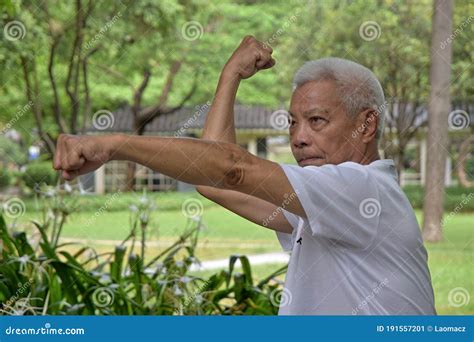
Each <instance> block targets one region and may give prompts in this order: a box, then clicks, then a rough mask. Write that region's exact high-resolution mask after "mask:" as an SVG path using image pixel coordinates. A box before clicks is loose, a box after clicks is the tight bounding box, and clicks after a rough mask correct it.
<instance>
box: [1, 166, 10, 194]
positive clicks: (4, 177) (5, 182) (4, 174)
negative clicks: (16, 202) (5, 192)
mask: <svg viewBox="0 0 474 342" xmlns="http://www.w3.org/2000/svg"><path fill="white" fill-rule="evenodd" d="M11 179H12V177H11V174H10V171H8V170H7V169H0V189H2V188H6V187H7V186H9V185H10V184H11Z"/></svg>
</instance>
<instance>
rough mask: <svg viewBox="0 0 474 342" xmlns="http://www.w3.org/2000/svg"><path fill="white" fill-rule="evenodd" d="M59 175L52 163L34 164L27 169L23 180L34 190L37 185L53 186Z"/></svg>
mask: <svg viewBox="0 0 474 342" xmlns="http://www.w3.org/2000/svg"><path fill="white" fill-rule="evenodd" d="M57 177H58V175H57V173H56V171H55V170H54V169H53V166H52V164H51V162H49V161H48V162H46V161H44V162H43V161H42V162H33V163H31V164H29V165H28V166H27V167H26V170H25V172H24V173H23V175H22V180H23V182H24V183H25V185H26V186H27V187H29V188H30V189H32V190H34V189H35V187H37V185H39V184H42V183H45V184H47V185H53V184H55V183H56V181H57Z"/></svg>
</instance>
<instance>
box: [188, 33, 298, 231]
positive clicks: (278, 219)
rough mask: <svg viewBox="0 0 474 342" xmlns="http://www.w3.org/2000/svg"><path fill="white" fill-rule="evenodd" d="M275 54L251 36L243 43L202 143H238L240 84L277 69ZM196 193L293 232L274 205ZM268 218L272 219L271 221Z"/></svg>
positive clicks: (210, 190) (223, 79)
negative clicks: (263, 71)
mask: <svg viewBox="0 0 474 342" xmlns="http://www.w3.org/2000/svg"><path fill="white" fill-rule="evenodd" d="M272 52H273V51H272V49H271V48H269V47H265V46H264V45H263V44H262V43H260V42H258V41H257V40H256V39H255V38H253V37H251V36H247V37H245V38H244V39H243V40H242V42H241V44H240V46H239V47H238V48H237V50H236V51H235V52H234V53H233V54H232V56H231V58H230V59H229V61H228V62H227V63H226V65H225V66H224V68H223V70H222V73H221V76H220V78H219V83H218V85H217V90H216V94H215V97H214V101H213V103H212V106H211V108H210V110H209V113H208V115H207V118H206V122H205V125H204V131H203V135H202V138H203V139H209V140H214V141H223V142H230V143H234V144H235V143H236V136H235V123H234V104H235V97H236V94H237V90H238V88H239V85H240V81H241V80H242V79H245V78H249V77H251V76H252V75H254V74H255V73H256V72H257V71H259V70H261V69H268V68H271V67H272V66H273V65H275V60H274V59H273V58H272V57H271V54H272ZM196 189H197V191H198V192H199V193H200V194H201V195H203V196H204V197H206V198H208V199H210V200H212V201H214V202H216V203H218V204H220V205H221V206H223V207H225V208H227V209H229V210H230V211H232V212H234V213H236V214H237V215H239V216H242V217H244V218H246V219H248V220H250V221H252V222H254V223H256V224H259V225H261V226H264V227H268V228H272V229H274V230H278V231H283V232H291V230H292V227H291V225H290V224H289V222H288V221H287V220H286V218H285V216H284V215H283V213H282V211H281V210H278V206H276V205H275V204H273V203H270V202H267V201H264V200H262V199H260V198H257V197H255V196H252V195H248V194H245V193H241V192H238V191H232V190H224V189H219V188H216V187H210V186H197V188H196ZM269 217H272V218H273V219H272V220H271V221H269V220H268V218H269Z"/></svg>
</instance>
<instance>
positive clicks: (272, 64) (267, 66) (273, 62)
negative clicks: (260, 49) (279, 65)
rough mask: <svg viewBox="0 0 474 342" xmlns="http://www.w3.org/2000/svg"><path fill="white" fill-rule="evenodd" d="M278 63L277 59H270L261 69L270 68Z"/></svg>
mask: <svg viewBox="0 0 474 342" xmlns="http://www.w3.org/2000/svg"><path fill="white" fill-rule="evenodd" d="M275 64H276V61H275V60H274V59H273V58H272V59H270V60H269V61H268V62H267V63H266V64H265V65H264V66H262V67H261V69H270V68H272V67H273V66H274V65H275Z"/></svg>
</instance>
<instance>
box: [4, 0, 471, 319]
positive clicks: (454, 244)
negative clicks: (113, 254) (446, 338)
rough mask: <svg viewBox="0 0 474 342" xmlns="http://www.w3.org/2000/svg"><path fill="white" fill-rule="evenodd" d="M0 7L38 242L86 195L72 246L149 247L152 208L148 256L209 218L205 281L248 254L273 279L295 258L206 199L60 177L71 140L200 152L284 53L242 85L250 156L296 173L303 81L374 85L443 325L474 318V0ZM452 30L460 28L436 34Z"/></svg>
mask: <svg viewBox="0 0 474 342" xmlns="http://www.w3.org/2000/svg"><path fill="white" fill-rule="evenodd" d="M0 6H1V8H0V9H1V13H2V15H1V18H0V25H1V28H2V31H1V32H0V41H1V45H0V66H1V68H0V73H1V75H0V79H1V80H2V82H1V86H0V108H1V110H0V133H1V134H0V200H1V203H2V208H3V211H4V218H5V220H6V222H7V225H8V229H9V230H11V231H22V232H26V234H27V236H28V237H30V238H31V237H32V236H34V234H35V233H34V231H35V227H34V224H33V223H32V220H33V219H36V218H38V217H42V215H44V213H45V212H46V213H48V211H45V205H46V203H47V202H46V201H42V200H41V199H40V198H41V197H39V195H42V196H45V195H46V197H48V196H49V195H50V196H49V197H50V198H51V197H53V196H55V195H57V193H56V192H55V191H60V190H61V191H65V192H67V193H70V194H72V193H73V195H68V196H70V197H73V198H74V203H75V207H74V208H75V209H74V212H73V213H72V214H70V213H68V216H67V220H66V219H65V220H64V222H63V225H62V226H61V227H62V228H61V229H60V230H61V237H60V241H63V242H64V243H72V244H71V245H70V246H69V247H67V246H66V247H64V248H66V250H69V251H78V250H80V247H78V246H81V245H82V246H83V245H86V246H92V247H94V248H95V250H96V251H97V252H98V253H102V252H103V253H105V252H106V251H108V250H111V249H113V248H114V246H116V245H117V244H118V243H120V241H121V240H123V239H126V238H127V237H128V236H129V235H130V232H131V231H132V232H133V230H131V224H132V223H133V222H134V221H133V219H132V218H131V217H133V215H134V214H135V213H140V212H141V210H142V209H140V203H141V204H143V203H145V202H146V203H148V202H147V201H150V203H153V210H152V211H153V214H152V215H150V216H149V217H148V216H147V217H146V220H145V221H146V224H147V235H146V239H145V238H143V241H142V243H143V242H144V241H145V240H146V244H147V250H146V252H145V253H144V255H143V257H144V258H149V259H152V258H153V257H154V256H155V255H157V254H158V253H160V251H162V250H163V249H166V248H167V247H169V246H171V245H172V244H173V243H174V241H175V240H176V238H177V236H178V235H179V234H181V233H182V231H183V229H184V227H185V226H186V225H187V222H188V221H189V219H190V218H191V219H196V218H197V217H199V219H200V220H202V223H203V227H204V228H203V229H202V231H201V233H200V242H199V247H198V248H197V249H196V257H197V258H198V259H199V260H200V261H201V266H200V267H196V268H195V269H193V271H192V272H191V271H190V272H191V274H196V275H199V276H205V275H209V274H211V273H212V272H216V271H218V270H220V269H223V268H225V267H227V265H228V257H229V255H231V254H243V255H247V256H248V257H249V260H250V263H251V265H252V269H253V273H254V277H256V278H258V279H261V278H264V277H265V276H266V275H267V273H269V270H276V269H278V268H281V267H282V266H284V265H285V264H286V263H287V260H288V256H287V255H286V254H284V253H282V251H281V248H280V246H279V244H278V242H277V239H276V236H275V234H274V233H273V232H272V231H270V230H267V229H265V228H263V227H260V226H258V225H255V224H253V223H251V222H249V221H246V220H244V219H243V218H240V217H238V216H237V215H235V214H233V213H231V212H229V211H227V210H226V209H224V208H222V207H219V206H218V205H216V204H214V203H212V202H210V201H208V200H207V199H205V198H204V197H202V196H200V195H199V194H198V193H197V192H196V191H195V189H194V187H193V186H191V185H189V184H185V183H181V182H178V181H176V180H174V179H172V178H169V177H166V176H164V175H161V174H159V173H157V172H154V171H153V170H150V169H147V168H145V167H143V166H140V165H135V164H132V163H127V162H120V161H114V162H110V163H108V164H107V165H105V166H103V167H101V168H100V169H99V170H97V171H96V172H94V173H91V174H88V175H85V176H83V177H81V179H80V180H79V181H78V182H74V183H71V184H68V183H67V184H65V183H63V182H62V181H60V180H58V176H57V174H56V172H55V171H54V170H53V169H52V167H51V156H52V154H53V153H54V146H55V140H56V138H57V136H58V134H60V133H71V134H113V133H118V132H120V133H127V134H138V135H155V136H174V137H200V135H201V134H202V127H203V124H204V121H205V118H206V115H207V112H208V111H209V108H210V106H211V104H212V101H213V96H214V91H215V87H216V85H217V80H218V77H219V73H220V71H221V69H222V67H223V66H224V64H225V62H226V61H227V59H228V58H229V57H230V55H231V54H232V52H233V51H234V49H235V48H236V47H237V46H238V45H239V43H240V41H241V40H242V38H243V37H244V36H245V35H249V34H250V35H253V36H255V37H256V38H257V39H259V40H261V41H263V42H264V43H265V44H267V45H269V46H271V47H272V48H273V50H274V53H273V56H274V58H275V59H276V61H277V63H276V66H275V67H274V68H272V69H271V70H267V71H263V72H261V73H258V74H257V75H256V76H255V77H252V78H251V79H249V80H245V81H243V82H242V83H241V86H240V89H239V92H238V96H237V104H236V107H235V120H236V129H237V139H238V143H239V144H240V145H241V146H242V147H245V148H246V149H247V150H248V151H249V152H251V153H253V154H255V155H258V156H261V157H263V158H267V159H270V160H273V161H276V162H281V163H295V160H294V159H293V156H292V154H291V151H290V148H289V144H288V133H287V123H286V110H287V108H288V106H289V100H290V98H291V91H292V87H291V82H292V77H293V73H294V72H295V71H296V70H297V69H298V68H299V67H300V66H301V65H302V64H303V63H304V62H305V61H308V60H312V59H318V58H321V57H327V56H335V57H341V58H346V59H350V60H353V61H356V62H358V63H360V64H363V65H365V66H367V67H368V68H370V69H371V70H373V71H374V73H375V74H376V75H377V76H378V78H379V80H380V81H381V83H382V86H383V88H384V91H385V96H386V103H385V104H384V108H382V109H381V111H382V112H383V113H384V115H385V116H386V127H385V132H384V138H383V140H382V143H381V145H380V153H381V156H382V158H389V159H393V160H394V161H395V164H396V167H397V171H398V174H399V181H400V185H401V186H402V187H403V189H404V191H405V193H406V194H407V196H408V198H409V200H410V202H411V203H412V205H413V207H414V209H415V212H416V215H417V217H418V219H419V222H420V228H421V229H422V230H423V236H424V238H425V241H426V246H427V249H428V251H429V264H430V269H431V276H432V280H433V286H434V289H435V295H436V306H437V309H438V313H440V314H472V313H474V303H473V301H472V300H471V294H472V291H473V281H474V277H473V271H472V270H473V267H472V260H473V244H472V240H473V227H474V225H473V222H474V201H473V191H474V185H473V184H474V183H473V182H474V159H473V156H472V146H473V143H474V136H473V134H472V133H473V124H472V120H473V110H472V109H473V104H474V94H473V87H472V78H473V65H472V63H473V61H472V51H473V41H474V39H473V34H472V21H473V14H474V11H473V4H472V2H470V1H469V0H458V1H456V2H455V4H454V7H453V8H452V13H451V12H449V11H446V10H445V9H444V7H443V8H442V7H440V8H438V13H436V11H437V7H436V3H433V1H427V0H421V1H395V0H394V1H390V0H380V1H370V2H368V1H357V0H354V1H342V0H341V1H256V0H247V1H245V0H241V1H206V0H201V1H198V0H196V1H192V0H189V1H185V0H183V1H178V0H166V1H148V0H139V1H125V0H122V1H86V0H76V1H66V2H65V1H55V0H51V1H9V0H7V1H3V2H2V5H0ZM436 15H438V18H442V20H438V21H434V18H435V17H436ZM439 37H441V38H439ZM437 100H438V101H440V102H436V101H437ZM48 191H49V193H48ZM39 199H40V200H39ZM147 205H148V204H147ZM150 208H151V207H150ZM71 211H72V209H71ZM52 213H53V215H54V214H55V213H56V214H57V212H55V211H54V210H53V211H52ZM142 214H143V213H142ZM147 215H148V212H147ZM142 218H143V217H142ZM141 222H143V220H142V221H141ZM58 236H59V235H58ZM193 272H194V273H193ZM276 279H277V280H278V281H280V282H281V281H282V280H283V279H284V273H283V274H281V275H279V276H278V277H277V278H276ZM7 297H8V296H7Z"/></svg>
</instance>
